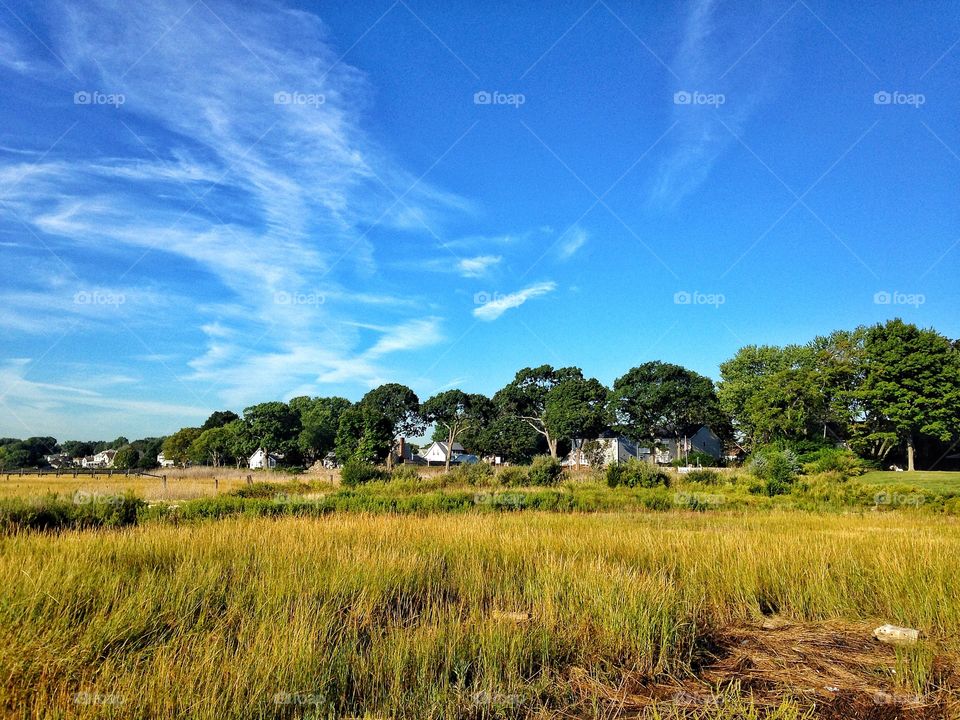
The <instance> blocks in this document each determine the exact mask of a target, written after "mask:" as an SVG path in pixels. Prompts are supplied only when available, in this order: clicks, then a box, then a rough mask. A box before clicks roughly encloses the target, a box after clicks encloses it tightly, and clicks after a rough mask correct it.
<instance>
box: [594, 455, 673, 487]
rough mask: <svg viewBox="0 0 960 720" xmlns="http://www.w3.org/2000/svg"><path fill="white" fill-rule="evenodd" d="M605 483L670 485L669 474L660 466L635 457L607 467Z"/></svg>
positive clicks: (619, 484) (627, 485) (626, 485)
mask: <svg viewBox="0 0 960 720" xmlns="http://www.w3.org/2000/svg"><path fill="white" fill-rule="evenodd" d="M607 485H609V486H610V487H618V486H621V485H622V486H623V487H631V488H633V487H641V488H652V487H670V474H669V473H668V472H667V471H666V470H663V469H662V468H660V467H657V466H656V465H654V464H652V463H648V462H643V461H642V460H637V459H636V458H630V459H629V460H627V462H625V463H620V464H618V465H610V466H608V467H607Z"/></svg>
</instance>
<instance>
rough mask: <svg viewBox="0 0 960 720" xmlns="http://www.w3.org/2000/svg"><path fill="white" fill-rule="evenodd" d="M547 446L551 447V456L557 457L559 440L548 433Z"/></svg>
mask: <svg viewBox="0 0 960 720" xmlns="http://www.w3.org/2000/svg"><path fill="white" fill-rule="evenodd" d="M547 447H548V448H550V457H552V458H556V457H557V441H556V440H555V439H553V438H552V437H550V434H549V433H547Z"/></svg>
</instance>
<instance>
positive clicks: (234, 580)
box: [0, 511, 960, 718]
mask: <svg viewBox="0 0 960 720" xmlns="http://www.w3.org/2000/svg"><path fill="white" fill-rule="evenodd" d="M958 556H960V528H958V526H957V525H956V524H955V523H953V522H945V521H944V520H943V519H941V518H936V517H934V516H928V515H917V514H914V515H906V514H892V513H891V514H871V515H867V516H858V515H846V516H841V515H836V514H834V515H822V516H821V515H812V514H803V513H793V512H778V511H771V512H769V513H764V514H756V515H732V514H731V515H701V514H692V513H684V514H678V513H669V514H668V513H663V514H641V515H631V514H617V515H612V514H609V515H608V514H596V515H556V514H544V513H535V512H534V513H525V514H489V513H487V514H469V515H458V516H452V515H432V516H428V517H417V516H395V515H378V516H368V515H362V514H351V515H329V516H326V517H320V518H304V517H285V518H282V519H268V518H251V517H240V518H233V519H227V520H223V521H221V522H217V523H200V524H187V525H178V526H176V525H168V524H147V525H142V526H140V527H134V528H128V529H123V530H100V531H96V532H89V531H87V532H63V533H60V534H57V535H49V534H35V533H15V534H13V535H8V536H5V537H0V691H2V700H0V714H3V715H20V716H22V717H36V718H41V717H51V718H52V717H58V718H59V717H81V718H94V717H97V718H99V717H123V718H128V717H151V718H154V717H159V718H181V717H191V718H251V717H265V718H287V717H317V718H319V717H346V716H353V715H355V716H363V714H364V713H368V714H369V715H370V716H376V717H390V718H431V717H437V718H442V717H449V718H454V717H457V718H460V717H527V716H534V715H537V714H538V713H542V715H540V716H544V717H546V716H553V715H554V714H556V713H559V712H565V711H570V712H571V713H577V714H578V715H577V716H580V717H583V716H592V715H602V714H603V713H606V712H608V711H609V708H608V707H607V706H606V705H604V699H603V697H601V696H600V695H596V696H594V697H591V696H590V694H589V693H588V694H587V695H586V696H585V695H584V692H583V691H582V687H584V684H583V683H574V682H572V679H573V678H583V677H587V678H589V679H590V681H591V683H593V685H595V686H596V687H619V686H622V685H623V684H624V683H640V682H643V681H645V680H657V679H663V678H666V677H668V676H674V677H676V676H683V675H685V674H687V673H689V672H690V671H691V663H692V662H693V661H694V660H695V658H696V657H697V654H698V652H699V651H700V649H701V648H700V646H701V643H702V642H703V638H705V637H706V636H708V635H709V634H710V632H711V631H712V630H713V629H716V628H722V627H724V626H726V625H728V624H731V623H741V622H747V621H756V620H758V619H759V618H760V617H761V615H762V613H763V612H768V613H769V612H776V613H778V614H780V615H783V616H785V617H788V618H793V619H797V620H825V619H835V618H839V619H845V620H850V621H870V622H880V621H884V622H893V623H898V624H905V625H909V626H911V627H916V628H919V629H921V630H922V631H923V632H924V633H926V634H927V635H928V636H929V637H930V638H932V639H934V640H944V639H946V638H950V637H955V636H956V633H957V632H958V631H960V593H957V588H958V587H960V565H958V564H957V563H956V558H957V557H958ZM588 686H589V685H588ZM575 688H581V689H579V690H575ZM724 712H726V711H724ZM745 712H746V711H745ZM751 712H752V711H751ZM729 716H730V717H734V716H737V715H733V714H731V715H729ZM795 716H799V715H796V714H795V713H794V712H793V710H789V711H787V710H784V713H783V715H782V717H795Z"/></svg>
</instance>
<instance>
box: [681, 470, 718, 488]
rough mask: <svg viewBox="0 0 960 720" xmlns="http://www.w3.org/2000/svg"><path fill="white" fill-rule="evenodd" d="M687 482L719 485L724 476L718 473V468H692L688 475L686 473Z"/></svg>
mask: <svg viewBox="0 0 960 720" xmlns="http://www.w3.org/2000/svg"><path fill="white" fill-rule="evenodd" d="M684 478H686V480H687V482H692V483H694V482H695V483H702V484H704V485H719V484H720V483H721V482H722V480H723V476H722V475H721V474H720V473H718V472H717V471H716V470H701V469H697V470H691V471H690V472H688V473H687V474H686V475H684Z"/></svg>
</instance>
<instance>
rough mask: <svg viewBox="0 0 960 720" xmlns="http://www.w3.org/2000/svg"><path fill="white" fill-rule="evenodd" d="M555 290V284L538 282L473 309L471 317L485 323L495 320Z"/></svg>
mask: <svg viewBox="0 0 960 720" xmlns="http://www.w3.org/2000/svg"><path fill="white" fill-rule="evenodd" d="M556 288H557V284H556V283H555V282H552V281H549V282H540V283H536V284H534V285H530V286H529V287H526V288H524V289H523V290H518V291H517V292H513V293H509V294H507V295H496V296H494V297H493V299H491V300H490V301H489V302H486V303H484V304H483V305H480V306H479V307H477V308H475V309H474V311H473V316H474V317H475V318H477V319H478V320H484V321H487V322H490V321H492V320H496V319H497V318H499V317H500V316H501V315H503V314H504V313H505V312H506V311H507V310H510V309H512V308H518V307H520V306H521V305H523V304H524V303H525V302H526V301H527V300H530V299H531V298H535V297H540V296H541V295H546V294H547V293H551V292H553V291H554V290H556Z"/></svg>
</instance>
